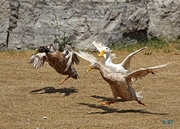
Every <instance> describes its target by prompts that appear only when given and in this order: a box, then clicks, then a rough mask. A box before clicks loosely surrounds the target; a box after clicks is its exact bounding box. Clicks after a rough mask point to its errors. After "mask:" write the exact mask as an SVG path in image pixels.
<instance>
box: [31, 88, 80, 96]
mask: <svg viewBox="0 0 180 129" xmlns="http://www.w3.org/2000/svg"><path fill="white" fill-rule="evenodd" d="M77 92H78V90H77V89H76V88H74V87H69V88H60V89H55V88H54V87H44V88H41V89H36V90H32V91H31V92H30V93H35V94H51V93H66V95H65V96H68V95H70V94H72V93H77Z"/></svg>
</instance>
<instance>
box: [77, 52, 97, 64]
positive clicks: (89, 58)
mask: <svg viewBox="0 0 180 129" xmlns="http://www.w3.org/2000/svg"><path fill="white" fill-rule="evenodd" d="M75 53H76V54H77V55H78V56H79V57H81V58H83V59H84V60H87V61H89V62H90V63H96V62H97V59H96V57H94V56H93V55H91V54H89V53H87V52H83V51H79V52H75Z"/></svg>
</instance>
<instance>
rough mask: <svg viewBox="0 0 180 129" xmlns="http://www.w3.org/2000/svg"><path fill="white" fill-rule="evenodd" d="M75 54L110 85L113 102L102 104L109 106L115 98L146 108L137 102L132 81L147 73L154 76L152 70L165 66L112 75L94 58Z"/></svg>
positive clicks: (85, 53) (80, 52) (86, 54)
mask: <svg viewBox="0 0 180 129" xmlns="http://www.w3.org/2000/svg"><path fill="white" fill-rule="evenodd" d="M76 54H77V55H78V56H80V57H81V58H83V59H85V60H87V61H89V62H90V63H91V65H90V67H89V71H90V70H91V69H97V70H99V72H100V74H101V76H102V78H103V79H104V80H105V81H106V82H107V83H108V84H109V85H110V87H111V90H112V94H113V100H112V101H110V102H103V103H102V104H103V105H110V104H112V103H115V101H116V99H117V97H121V99H123V100H125V101H132V100H135V101H137V102H138V103H139V104H142V105H144V106H146V105H145V104H144V103H142V102H141V101H140V100H138V97H137V94H136V92H135V90H134V89H133V87H132V80H133V79H134V80H137V79H138V78H142V77H145V76H146V75H147V74H149V73H152V74H154V72H153V70H154V69H157V68H162V67H165V66H166V65H167V64H163V65H158V66H154V67H147V68H140V69H138V70H135V71H133V72H131V73H128V74H126V75H123V74H121V73H114V72H113V71H112V70H110V69H109V68H108V67H106V66H104V65H103V64H102V63H101V62H99V61H97V59H96V58H95V57H94V56H92V55H90V54H88V53H87V52H82V51H79V52H76Z"/></svg>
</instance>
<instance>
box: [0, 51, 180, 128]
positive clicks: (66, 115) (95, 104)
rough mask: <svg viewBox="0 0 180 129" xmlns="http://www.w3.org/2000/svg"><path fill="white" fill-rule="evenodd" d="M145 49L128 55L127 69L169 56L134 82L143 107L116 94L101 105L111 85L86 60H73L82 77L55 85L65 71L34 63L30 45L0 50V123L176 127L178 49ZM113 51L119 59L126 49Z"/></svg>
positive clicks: (179, 107)
mask: <svg viewBox="0 0 180 129" xmlns="http://www.w3.org/2000/svg"><path fill="white" fill-rule="evenodd" d="M145 51H148V50H145ZM145 51H143V52H140V53H138V54H137V55H135V56H134V57H133V58H132V60H131V71H133V70H135V69H138V68H140V67H148V66H154V65H159V64H163V63H167V62H172V64H170V65H168V66H166V67H164V68H161V69H158V70H156V71H155V72H156V74H148V75H147V76H146V77H144V78H143V79H139V80H137V81H136V82H134V84H133V87H134V89H135V90H136V91H142V96H143V99H141V100H142V101H143V102H144V103H145V104H146V105H147V107H145V106H142V105H140V104H138V103H137V102H136V101H126V102H123V101H122V100H121V99H120V98H119V99H118V101H117V102H116V103H115V104H112V105H110V106H103V105H101V102H103V101H108V100H111V99H112V93H111V90H110V87H109V85H108V84H107V83H106V82H105V81H104V80H103V79H102V77H101V75H100V73H99V71H98V70H92V71H90V72H89V73H87V72H85V71H86V69H87V68H88V66H89V62H87V61H85V60H83V59H80V61H81V62H80V64H79V65H78V66H76V65H75V68H76V70H77V71H78V73H79V76H80V78H79V79H78V80H74V79H72V78H70V79H68V80H67V81H66V82H65V83H64V84H62V85H59V82H60V81H61V80H62V79H63V78H65V77H66V76H63V75H60V74H58V73H56V71H55V70H54V69H53V68H52V67H50V66H49V65H48V64H47V63H45V65H44V66H43V67H41V68H40V69H35V68H33V67H32V66H31V65H30V64H29V58H30V56H31V53H32V51H23V52H1V53H0V128H1V129H85V128H88V129H89V128H91V129H105V128H106V129H180V97H179V95H180V55H175V54H174V53H173V52H171V53H162V52H155V51H153V53H152V54H151V55H145V54H144V53H145ZM91 54H93V55H94V56H97V53H95V52H94V53H91ZM116 54H117V58H116V59H114V60H113V62H114V63H120V62H121V61H122V60H123V59H124V58H125V57H126V56H127V55H128V54H129V52H127V51H119V52H116ZM98 59H99V60H101V61H103V58H100V57H98Z"/></svg>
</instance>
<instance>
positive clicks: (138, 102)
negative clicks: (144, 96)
mask: <svg viewBox="0 0 180 129" xmlns="http://www.w3.org/2000/svg"><path fill="white" fill-rule="evenodd" d="M136 101H137V102H138V103H139V104H142V105H144V106H146V105H145V104H144V103H143V102H141V101H140V100H138V99H136Z"/></svg>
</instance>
